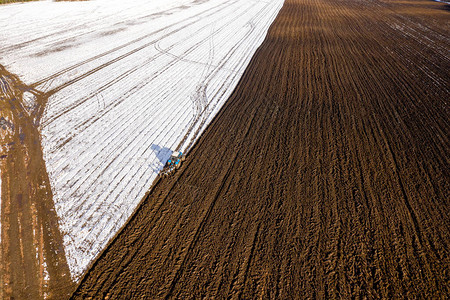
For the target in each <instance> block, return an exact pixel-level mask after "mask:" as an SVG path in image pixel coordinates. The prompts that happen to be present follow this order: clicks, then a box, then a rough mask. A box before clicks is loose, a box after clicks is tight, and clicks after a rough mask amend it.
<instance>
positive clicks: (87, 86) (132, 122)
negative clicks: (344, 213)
mask: <svg viewBox="0 0 450 300" xmlns="http://www.w3.org/2000/svg"><path fill="white" fill-rule="evenodd" d="M282 4H283V0H274V1H263V0H170V1H169V0H155V1H149V0H127V1H123V0H94V1H86V2H50V1H39V2H30V3H26V4H12V5H4V6H0V28H2V30H1V31H0V53H1V56H0V64H3V65H4V66H5V67H6V68H7V69H8V70H9V71H10V72H13V73H15V74H17V75H19V77H20V78H21V79H22V80H23V81H24V82H25V83H27V84H28V85H32V86H33V87H35V88H36V89H37V90H39V91H43V92H49V93H50V95H51V96H50V97H49V99H48V104H47V107H46V110H45V113H44V116H43V118H42V120H41V124H40V126H41V134H42V146H43V152H44V159H45V161H46V166H47V170H48V173H49V177H50V181H51V185H52V191H53V199H54V202H55V207H56V211H57V213H58V216H59V218H60V229H61V232H62V233H63V235H64V246H65V252H66V256H67V260H68V264H69V267H70V270H71V272H72V276H73V278H74V279H75V280H78V279H79V277H80V276H81V275H82V273H83V272H84V271H85V270H86V268H87V267H88V265H89V263H91V262H92V261H93V259H94V258H95V257H96V256H97V255H98V254H99V252H100V251H101V250H102V249H103V248H104V247H105V246H106V244H107V243H108V241H109V240H110V239H111V238H112V237H113V236H114V234H115V233H116V232H117V231H118V230H119V229H120V228H121V227H122V226H123V224H124V223H125V221H126V220H127V219H128V218H129V217H130V215H131V213H132V212H133V211H134V209H135V208H136V206H137V205H138V203H139V202H140V201H141V199H142V197H143V196H144V195H145V193H146V191H147V190H148V188H149V187H150V186H151V183H152V182H153V180H154V179H155V178H156V176H157V173H158V172H159V171H160V170H161V168H162V167H163V165H164V164H165V162H166V161H167V159H168V158H169V157H170V154H171V153H172V151H175V150H177V149H176V148H177V146H178V144H179V143H180V141H181V140H182V139H183V137H184V136H185V135H188V136H189V139H188V140H187V142H186V143H184V144H183V145H182V147H181V149H179V150H181V151H185V150H187V149H186V148H187V146H188V144H189V142H190V141H192V140H195V139H197V138H198V136H199V134H200V133H201V132H202V131H203V130H204V128H205V127H206V126H207V124H208V123H209V122H210V121H211V119H212V118H213V117H214V115H215V114H216V113H217V112H218V110H219V109H220V108H221V106H222V105H223V104H224V102H225V101H226V100H227V98H228V97H229V96H230V94H231V93H232V91H233V89H234V87H235V86H236V84H237V82H238V80H239V79H240V77H241V76H242V74H243V72H244V70H245V68H246V67H247V65H248V64H249V62H250V59H251V57H252V56H253V54H254V53H255V51H256V49H257V48H258V47H259V46H260V44H261V43H262V41H263V40H264V38H265V36H266V34H267V30H268V28H269V26H270V24H271V23H272V22H273V20H274V18H275V17H276V15H277V14H278V11H279V10H280V9H281V6H282ZM189 128H191V130H190V131H189ZM188 131H189V132H190V134H188V133H189V132H188ZM218 146H219V145H218Z"/></svg>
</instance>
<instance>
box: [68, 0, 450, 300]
mask: <svg viewBox="0 0 450 300" xmlns="http://www.w3.org/2000/svg"><path fill="white" fill-rule="evenodd" d="M449 37H450V32H449V12H448V6H446V5H445V4H442V3H437V2H431V1H412V0H408V1H358V0H287V1H286V2H285V4H284V7H283V8H282V10H281V12H280V14H279V15H278V17H277V19H276V20H275V22H274V23H273V24H272V27H271V29H270V30H269V33H268V36H267V38H266V40H265V42H264V43H263V44H262V46H261V47H260V48H259V50H258V51H257V52H256V55H255V56H254V58H253V60H252V62H251V64H250V65H249V67H248V68H247V70H246V72H245V74H244V76H243V77H242V79H241V81H240V83H239V85H238V87H237V88H236V89H235V91H234V93H233V95H232V97H231V98H230V99H229V100H228V102H227V103H226V104H225V106H224V107H223V108H222V110H221V111H220V112H219V114H218V115H217V117H216V118H215V119H214V120H213V122H212V123H211V124H210V126H209V127H208V128H207V130H206V131H205V133H204V134H203V135H202V137H201V138H200V139H199V140H198V142H197V143H196V144H195V145H194V147H193V148H192V150H191V151H190V153H189V156H188V157H187V160H186V162H185V163H184V165H183V166H182V168H181V169H180V170H179V171H178V172H176V173H175V174H174V175H173V176H172V177H170V178H164V179H161V180H158V181H157V182H156V183H155V185H154V186H153V188H152V190H151V191H150V193H149V194H148V196H147V197H146V198H145V199H144V200H143V202H142V204H141V205H140V206H139V208H138V209H137V210H136V212H135V214H134V215H133V217H132V218H131V219H130V220H129V222H128V223H127V225H126V226H125V227H124V228H123V230H122V231H121V232H120V233H119V234H118V235H117V236H116V237H115V238H114V240H113V241H112V242H111V243H110V244H109V246H108V247H107V249H106V250H105V251H104V252H103V253H102V254H101V255H100V257H99V258H98V259H97V261H96V262H95V263H94V264H93V265H92V267H91V269H90V271H88V272H87V274H86V275H85V276H84V277H83V279H82V281H81V283H80V285H79V287H78V289H77V290H76V291H75V293H74V295H73V298H83V297H89V296H91V297H94V298H103V297H104V298H105V299H106V298H110V299H125V298H127V299H128V298H130V297H133V298H141V297H145V298H148V299H159V298H179V299H190V298H193V299H199V298H206V299H223V298H231V299H238V298H242V299H248V298H262V299H292V298H299V299H306V298H341V297H342V298H346V299H348V298H350V297H356V298H357V299H360V298H364V297H367V298H369V299H370V298H389V299H392V298H409V299H414V298H421V299H425V298H427V299H431V298H442V299H444V298H447V297H449V295H450V290H449V289H450V286H449V282H450V277H449V271H450V270H449V266H450V261H449V243H450V235H449V232H450V219H449V214H450V203H449V198H450V180H449V179H450V176H449V175H450V174H449V170H450V169H449V160H450V157H449V152H450V150H449V149H450V145H449V132H450V126H449V116H450V113H449V106H448V100H449V99H450V93H449V87H450V84H449V83H450V82H449V79H450V74H449V73H450V55H449V49H450V42H449Z"/></svg>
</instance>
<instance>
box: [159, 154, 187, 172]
mask: <svg viewBox="0 0 450 300" xmlns="http://www.w3.org/2000/svg"><path fill="white" fill-rule="evenodd" d="M184 159H185V158H184V156H183V153H182V152H179V151H175V152H173V153H172V155H171V156H170V158H169V160H168V161H167V163H166V165H165V166H164V168H163V169H162V171H161V174H162V175H163V176H167V175H170V174H171V173H173V172H174V171H175V170H177V169H179V168H180V167H181V162H183V161H184Z"/></svg>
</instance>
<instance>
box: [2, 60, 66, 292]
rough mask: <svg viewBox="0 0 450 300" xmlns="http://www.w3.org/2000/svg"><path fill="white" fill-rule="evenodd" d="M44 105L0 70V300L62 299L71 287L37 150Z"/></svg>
mask: <svg viewBox="0 0 450 300" xmlns="http://www.w3.org/2000/svg"><path fill="white" fill-rule="evenodd" d="M46 101H47V96H46V95H45V94H43V93H40V92H39V91H36V90H33V89H31V88H29V87H27V86H26V85H24V84H23V83H22V82H21V81H20V80H19V79H18V78H17V77H16V76H14V75H13V74H11V73H9V72H8V71H6V69H5V68H3V66H1V65H0V126H1V127H0V142H1V143H0V145H1V146H0V147H1V148H0V171H1V193H0V199H1V247H0V297H1V298H2V299H10V298H11V299H27V298H28V299H44V298H51V299H61V298H65V297H67V295H68V292H69V291H71V289H72V288H73V282H72V279H71V277H70V272H69V268H68V265H67V261H66V257H65V254H64V246H63V240H62V235H61V233H60V231H59V226H58V217H57V215H56V211H55V207H54V203H53V199H52V191H51V188H50V182H49V179H48V175H47V171H46V167H45V162H44V158H43V155H42V149H41V138H40V133H39V121H40V117H41V116H42V112H43V110H44V107H45V104H46Z"/></svg>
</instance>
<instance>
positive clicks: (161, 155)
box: [150, 144, 173, 173]
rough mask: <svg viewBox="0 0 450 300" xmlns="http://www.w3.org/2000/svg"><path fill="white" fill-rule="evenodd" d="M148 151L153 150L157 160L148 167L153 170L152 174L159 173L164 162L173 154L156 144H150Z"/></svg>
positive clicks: (171, 151)
mask: <svg viewBox="0 0 450 300" xmlns="http://www.w3.org/2000/svg"><path fill="white" fill-rule="evenodd" d="M150 149H151V150H153V152H154V153H155V155H156V158H157V160H155V161H154V162H153V163H152V164H151V165H150V167H151V168H152V169H153V171H154V172H156V173H159V171H161V169H162V168H163V167H164V165H165V164H166V162H167V161H168V160H169V158H170V156H171V155H172V153H173V150H172V149H170V148H167V147H161V146H159V145H156V144H152V145H151V146H150Z"/></svg>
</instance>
